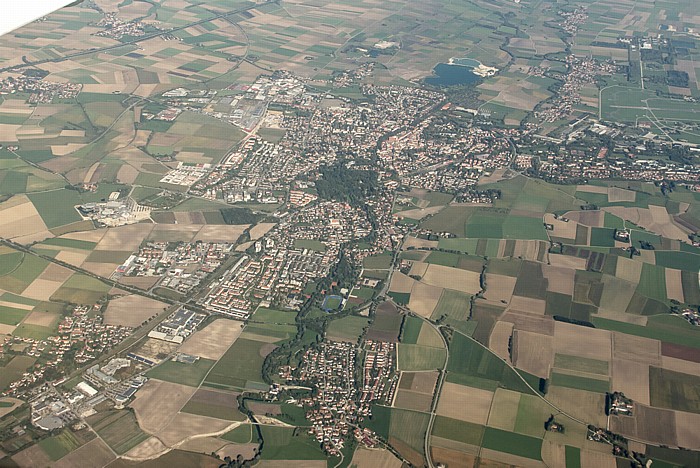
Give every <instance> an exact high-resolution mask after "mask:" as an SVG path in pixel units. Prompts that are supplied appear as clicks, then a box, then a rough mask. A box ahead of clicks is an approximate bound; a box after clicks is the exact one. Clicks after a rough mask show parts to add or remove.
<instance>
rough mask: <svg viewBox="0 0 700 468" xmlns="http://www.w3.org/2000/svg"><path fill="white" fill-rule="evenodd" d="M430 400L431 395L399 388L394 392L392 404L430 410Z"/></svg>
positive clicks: (412, 408)
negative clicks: (394, 396)
mask: <svg viewBox="0 0 700 468" xmlns="http://www.w3.org/2000/svg"><path fill="white" fill-rule="evenodd" d="M432 400H433V397H432V395H428V394H425V393H420V392H412V391H410V390H403V389H399V390H398V391H397V392H396V398H395V399H394V406H395V407H397V408H404V409H410V410H415V411H424V412H426V411H430V405H431V403H432Z"/></svg>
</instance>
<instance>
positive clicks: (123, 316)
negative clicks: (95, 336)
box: [104, 294, 168, 327]
mask: <svg viewBox="0 0 700 468" xmlns="http://www.w3.org/2000/svg"><path fill="white" fill-rule="evenodd" d="M167 307H168V305H167V304H166V303H164V302H160V301H156V300H154V299H149V298H147V297H143V296H137V295H135V294H132V295H129V296H123V297H119V298H117V299H113V300H111V301H109V305H107V310H106V311H105V313H104V320H105V323H106V324H109V325H121V326H125V327H138V326H139V325H141V323H143V322H144V321H145V320H147V319H148V318H149V317H152V316H153V315H157V314H158V313H160V312H162V311H163V309H165V308H167Z"/></svg>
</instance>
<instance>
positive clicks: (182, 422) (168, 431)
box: [158, 413, 238, 447]
mask: <svg viewBox="0 0 700 468" xmlns="http://www.w3.org/2000/svg"><path fill="white" fill-rule="evenodd" d="M237 424H238V423H233V425H234V427H235V425H237ZM231 425H232V423H231V421H224V420H222V419H216V418H209V417H207V416H197V415H194V414H186V413H178V414H176V415H175V417H174V418H173V419H172V420H171V421H170V422H169V423H168V425H167V426H166V427H165V429H163V430H161V431H160V433H159V434H158V436H159V437H160V439H161V440H162V441H163V443H164V444H165V445H167V446H168V447H172V446H173V445H176V444H178V443H180V442H182V441H183V440H185V439H186V438H188V437H191V436H195V435H199V434H209V433H213V432H218V431H222V430H224V429H226V428H227V427H229V426H231Z"/></svg>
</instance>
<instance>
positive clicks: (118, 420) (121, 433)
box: [88, 410, 148, 454]
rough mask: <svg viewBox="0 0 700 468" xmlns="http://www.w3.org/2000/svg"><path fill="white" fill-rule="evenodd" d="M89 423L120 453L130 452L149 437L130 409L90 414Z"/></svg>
mask: <svg viewBox="0 0 700 468" xmlns="http://www.w3.org/2000/svg"><path fill="white" fill-rule="evenodd" d="M88 423H89V424H90V426H91V427H92V428H93V429H94V430H95V431H96V432H97V433H98V434H99V436H100V437H101V438H102V440H104V441H105V442H106V443H107V445H109V446H110V447H111V448H112V450H114V451H115V452H116V453H118V454H124V453H126V452H128V451H129V450H131V449H132V448H134V447H136V446H137V445H138V444H140V443H141V442H143V441H144V440H146V439H147V438H148V435H146V434H145V433H144V432H143V431H142V430H141V429H140V428H139V426H138V423H137V422H136V417H135V416H134V413H133V412H132V411H129V410H121V411H120V410H111V411H106V412H104V413H98V414H95V415H93V416H90V417H89V418H88Z"/></svg>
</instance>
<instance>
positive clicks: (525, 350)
mask: <svg viewBox="0 0 700 468" xmlns="http://www.w3.org/2000/svg"><path fill="white" fill-rule="evenodd" d="M513 348H514V353H513V365H514V366H516V367H517V368H518V369H522V370H524V371H526V372H529V373H530V374H533V375H536V376H538V377H542V378H547V377H549V370H550V369H551V368H552V366H553V365H554V339H553V338H552V337H551V336H548V335H542V334H540V333H532V332H528V331H523V330H515V331H514V332H513Z"/></svg>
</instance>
